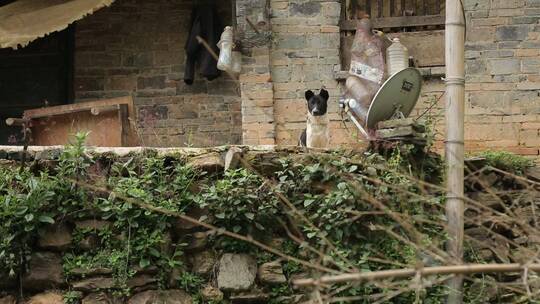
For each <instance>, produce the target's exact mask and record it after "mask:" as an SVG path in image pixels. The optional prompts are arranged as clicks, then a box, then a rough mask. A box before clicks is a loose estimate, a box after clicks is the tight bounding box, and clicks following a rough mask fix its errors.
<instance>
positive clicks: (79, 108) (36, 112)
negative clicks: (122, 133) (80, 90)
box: [24, 96, 133, 119]
mask: <svg viewBox="0 0 540 304" xmlns="http://www.w3.org/2000/svg"><path fill="white" fill-rule="evenodd" d="M132 103H133V99H132V98H131V96H127V97H119V98H113V99H106V100H98V101H91V102H83V103H73V104H68V105H62V106H56V107H47V108H39V109H32V110H27V111H24V118H26V119H32V118H43V117H51V116H57V115H63V114H72V113H77V112H84V111H91V110H92V109H94V108H100V107H106V106H114V105H120V104H126V105H131V104H132Z"/></svg>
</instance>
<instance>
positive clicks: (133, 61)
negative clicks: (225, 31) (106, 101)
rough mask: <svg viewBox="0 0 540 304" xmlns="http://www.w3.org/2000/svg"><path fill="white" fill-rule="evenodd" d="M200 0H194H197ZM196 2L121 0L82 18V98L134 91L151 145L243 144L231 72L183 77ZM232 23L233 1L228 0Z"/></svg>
mask: <svg viewBox="0 0 540 304" xmlns="http://www.w3.org/2000/svg"><path fill="white" fill-rule="evenodd" d="M193 1H194V0H193ZM191 5H192V1H191V0H170V1H163V0H117V1H116V2H115V3H114V4H113V5H112V6H111V7H109V8H105V9H102V10H100V11H98V12H97V13H95V14H94V15H91V16H88V17H87V18H85V19H83V20H81V21H80V22H77V24H76V39H75V40H76V50H75V92H76V98H77V100H79V101H80V100H86V99H95V98H104V97H114V96H125V95H133V97H134V99H135V104H136V106H137V114H138V119H137V126H138V131H139V134H140V137H141V140H142V144H143V145H147V146H186V145H193V146H212V145H221V144H238V143H241V134H242V126H241V125H242V118H241V108H240V106H241V101H240V92H239V88H238V85H237V84H236V83H235V82H233V81H231V80H230V79H229V78H228V77H227V76H226V75H223V76H222V77H220V78H218V79H217V80H214V81H212V82H209V81H206V80H204V79H202V78H201V77H200V76H197V80H196V81H195V83H194V84H193V85H192V86H187V85H185V84H184V82H183V73H184V62H185V54H184V44H185V41H186V39H187V35H188V30H189V22H190V13H191ZM219 7H220V10H221V11H222V12H221V15H222V16H223V17H224V19H226V20H224V21H225V23H226V24H228V25H230V22H231V20H232V14H231V5H230V1H220V6H219Z"/></svg>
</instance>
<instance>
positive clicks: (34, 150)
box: [0, 145, 351, 160]
mask: <svg viewBox="0 0 540 304" xmlns="http://www.w3.org/2000/svg"><path fill="white" fill-rule="evenodd" d="M231 147H236V148H239V149H241V150H242V151H245V152H253V153H265V152H269V153H273V152H287V153H305V152H309V151H312V152H323V153H324V152H331V151H335V150H336V149H305V148H302V147H299V146H276V145H255V146H247V145H226V146H216V147H207V148H189V147H172V148H159V147H90V146H89V147H87V151H88V153H90V154H97V155H99V154H112V155H116V156H119V157H124V156H128V155H133V154H140V153H143V152H148V151H153V152H156V153H157V154H158V155H161V156H165V155H184V156H198V155H203V154H209V153H220V154H225V153H226V152H227V151H228V150H229V149H230V148H231ZM23 149H24V147H23V146H1V145H0V159H8V160H20V159H21V156H22V152H23ZM63 149H64V146H29V147H28V150H27V153H28V154H27V156H29V158H31V159H54V158H57V157H58V156H59V155H60V153H61V152H62V150H63ZM346 150H351V149H346Z"/></svg>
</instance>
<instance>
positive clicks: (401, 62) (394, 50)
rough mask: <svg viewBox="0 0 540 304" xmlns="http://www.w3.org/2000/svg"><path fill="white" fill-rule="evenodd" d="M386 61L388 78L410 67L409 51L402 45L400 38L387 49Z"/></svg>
mask: <svg viewBox="0 0 540 304" xmlns="http://www.w3.org/2000/svg"><path fill="white" fill-rule="evenodd" d="M386 61H387V63H386V67H387V72H388V76H392V75H394V74H395V73H397V72H399V71H401V70H404V69H406V68H408V67H409V51H408V50H407V48H406V47H405V46H404V45H403V44H401V42H400V41H399V38H394V39H393V40H392V45H390V47H388V48H387V49H386Z"/></svg>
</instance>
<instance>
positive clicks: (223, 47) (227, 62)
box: [217, 26, 233, 71]
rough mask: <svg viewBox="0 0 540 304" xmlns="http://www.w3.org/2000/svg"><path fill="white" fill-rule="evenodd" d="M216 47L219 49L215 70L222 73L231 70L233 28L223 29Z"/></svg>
mask: <svg viewBox="0 0 540 304" xmlns="http://www.w3.org/2000/svg"><path fill="white" fill-rule="evenodd" d="M217 46H218V47H219V49H220V51H219V58H218V62H217V68H218V69H220V70H222V71H230V70H232V68H233V58H232V49H233V28H232V27H231V26H226V27H225V30H224V31H223V33H222V34H221V39H220V40H219V42H218V44H217Z"/></svg>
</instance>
